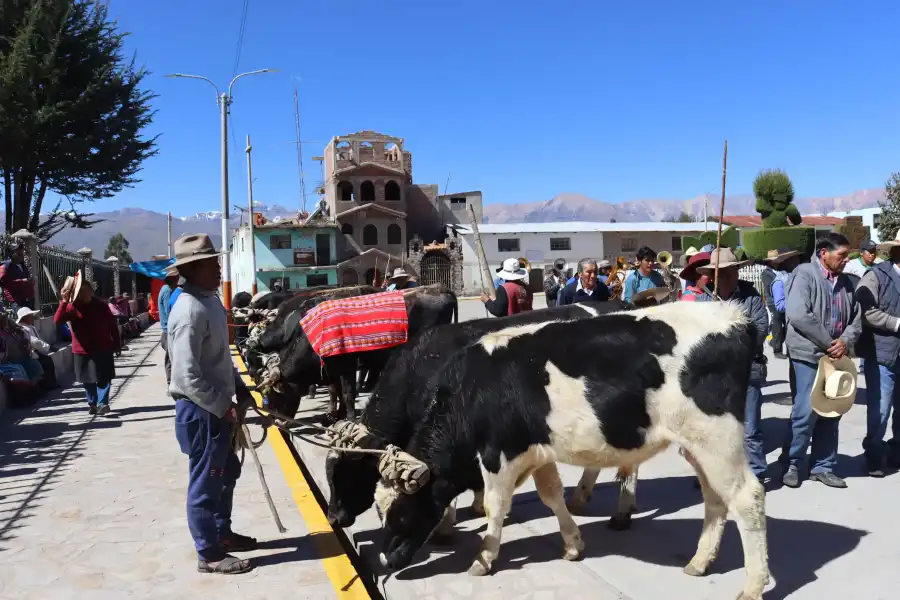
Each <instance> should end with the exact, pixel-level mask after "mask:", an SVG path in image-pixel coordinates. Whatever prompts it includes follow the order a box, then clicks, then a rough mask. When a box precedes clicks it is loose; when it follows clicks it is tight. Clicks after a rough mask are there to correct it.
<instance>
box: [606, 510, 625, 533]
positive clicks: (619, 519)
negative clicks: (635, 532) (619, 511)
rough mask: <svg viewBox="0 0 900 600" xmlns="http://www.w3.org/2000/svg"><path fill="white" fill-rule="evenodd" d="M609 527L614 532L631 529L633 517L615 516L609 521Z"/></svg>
mask: <svg viewBox="0 0 900 600" xmlns="http://www.w3.org/2000/svg"><path fill="white" fill-rule="evenodd" d="M607 527H609V528H610V529H612V530H613V531H625V530H628V529H631V515H630V514H627V515H615V516H613V518H612V519H610V520H609V523H607Z"/></svg>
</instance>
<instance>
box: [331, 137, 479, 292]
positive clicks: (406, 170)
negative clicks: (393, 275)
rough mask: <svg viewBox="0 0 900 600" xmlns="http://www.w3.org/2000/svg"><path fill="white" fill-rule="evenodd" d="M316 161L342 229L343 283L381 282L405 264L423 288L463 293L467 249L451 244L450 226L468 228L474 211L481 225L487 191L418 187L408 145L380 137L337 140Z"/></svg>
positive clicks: (341, 269)
mask: <svg viewBox="0 0 900 600" xmlns="http://www.w3.org/2000/svg"><path fill="white" fill-rule="evenodd" d="M317 160H321V161H322V162H323V167H324V185H323V187H322V189H321V190H320V191H321V192H322V193H323V194H324V196H325V202H326V204H327V205H328V210H329V212H330V214H332V215H334V218H335V220H336V221H337V225H338V227H339V228H340V233H341V235H340V236H339V238H340V239H339V240H338V242H339V243H338V249H337V254H338V261H339V262H338V265H337V266H338V276H339V278H340V282H341V283H342V284H344V285H353V284H357V283H369V284H371V283H372V282H373V281H375V282H376V283H380V282H381V278H382V276H383V274H384V272H385V269H388V270H390V271H392V270H393V269H394V268H396V267H398V266H401V265H402V266H403V267H404V268H406V269H407V270H409V271H411V272H412V274H413V275H415V276H416V277H417V278H418V279H419V281H420V283H422V284H429V283H436V282H444V283H446V284H447V285H450V286H454V285H460V286H461V276H459V275H458V276H456V277H454V276H453V273H457V272H458V273H461V268H462V266H461V265H462V255H461V252H460V244H459V242H458V241H456V242H454V241H450V242H448V243H445V241H446V238H447V233H446V231H447V225H451V224H466V223H468V222H469V219H468V206H469V205H471V206H472V207H473V209H474V210H475V214H476V219H477V220H478V222H481V215H482V197H481V192H465V193H460V194H445V195H440V194H439V193H438V186H437V184H424V185H423V184H416V183H413V160H412V153H411V152H409V151H408V150H406V149H404V147H403V138H398V137H393V136H389V135H385V134H382V133H377V132H374V131H361V132H358V133H353V134H350V135H344V136H338V137H334V138H332V140H331V141H330V142H329V143H328V145H327V146H326V147H325V153H324V156H322V157H318V158H317ZM414 238H415V239H416V243H415V244H412V243H411V242H412V240H413V239H414ZM422 269H424V271H423V270H422Z"/></svg>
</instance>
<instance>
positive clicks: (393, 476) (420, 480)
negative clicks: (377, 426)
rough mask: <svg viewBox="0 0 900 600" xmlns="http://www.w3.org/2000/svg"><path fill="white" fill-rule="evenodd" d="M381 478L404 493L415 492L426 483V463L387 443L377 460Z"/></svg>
mask: <svg viewBox="0 0 900 600" xmlns="http://www.w3.org/2000/svg"><path fill="white" fill-rule="evenodd" d="M378 472H379V473H381V477H382V479H384V480H385V481H387V482H388V483H390V484H391V486H392V487H394V488H395V489H398V490H400V491H401V492H403V493H404V494H415V493H416V492H418V491H419V490H420V489H422V487H423V486H424V485H425V484H426V483H428V478H429V477H430V471H429V470H428V465H426V464H425V463H424V462H422V461H421V460H419V459H418V458H416V457H415V456H413V455H411V454H407V453H406V452H404V451H403V450H401V449H400V448H398V447H397V446H393V445H389V446H388V447H387V448H386V449H385V453H384V455H382V457H381V460H379V461H378Z"/></svg>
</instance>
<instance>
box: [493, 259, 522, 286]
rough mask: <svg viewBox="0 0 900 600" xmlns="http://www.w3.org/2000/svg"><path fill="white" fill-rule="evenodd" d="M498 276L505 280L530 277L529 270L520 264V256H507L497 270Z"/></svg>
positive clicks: (519, 279) (518, 279)
mask: <svg viewBox="0 0 900 600" xmlns="http://www.w3.org/2000/svg"><path fill="white" fill-rule="evenodd" d="M497 277H499V278H500V279H503V280H504V281H522V280H523V279H526V278H527V277H528V271H526V270H525V269H523V268H522V267H520V266H519V259H518V258H507V259H506V260H504V261H503V266H502V267H500V270H499V271H497Z"/></svg>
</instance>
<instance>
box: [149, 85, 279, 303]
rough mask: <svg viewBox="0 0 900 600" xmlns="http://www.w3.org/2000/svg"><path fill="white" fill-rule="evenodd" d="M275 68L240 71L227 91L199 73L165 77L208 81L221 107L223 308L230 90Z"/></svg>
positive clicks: (227, 284) (227, 276) (227, 264)
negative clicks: (243, 79)
mask: <svg viewBox="0 0 900 600" xmlns="http://www.w3.org/2000/svg"><path fill="white" fill-rule="evenodd" d="M276 71H277V69H260V70H258V71H249V72H247V73H241V74H240V75H237V76H236V77H235V78H234V79H232V80H231V83H229V84H228V91H227V92H219V88H218V86H217V85H216V84H215V83H213V82H212V80H210V79H209V78H207V77H202V76H200V75H186V74H185V73H173V74H171V75H166V77H181V78H185V79H201V80H203V81H205V82H207V83H209V84H210V85H211V86H213V88H214V89H215V90H216V103H217V104H218V105H219V107H220V109H221V116H222V251H224V252H225V254H223V255H222V303H223V304H225V308H227V309H230V308H231V253H230V252H227V250H228V214H229V207H228V204H229V203H228V110H229V108H228V107H229V106H231V102H232V98H233V96H232V94H231V90H232V88H233V87H234V82H236V81H237V80H238V79H240V78H241V77H244V76H246V75H258V74H260V73H275V72H276Z"/></svg>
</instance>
